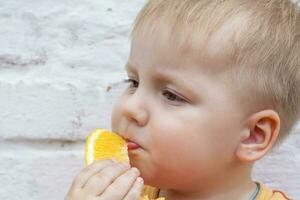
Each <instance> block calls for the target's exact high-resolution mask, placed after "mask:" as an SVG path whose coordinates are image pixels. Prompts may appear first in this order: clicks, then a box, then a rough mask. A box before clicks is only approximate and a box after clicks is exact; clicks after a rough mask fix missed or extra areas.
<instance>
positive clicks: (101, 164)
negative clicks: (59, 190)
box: [71, 160, 114, 189]
mask: <svg viewBox="0 0 300 200" xmlns="http://www.w3.org/2000/svg"><path fill="white" fill-rule="evenodd" d="M112 164H114V162H113V161H112V160H101V161H96V162H94V163H93V164H91V165H89V166H87V167H85V168H84V169H83V170H82V171H81V172H80V173H79V174H78V175H77V176H76V178H75V179H74V181H73V183H72V186H71V188H72V189H75V188H83V187H84V185H85V184H86V182H87V180H88V179H89V178H90V177H91V176H93V175H94V174H96V173H98V172H99V171H101V170H102V169H104V168H105V167H107V166H109V165H112Z"/></svg>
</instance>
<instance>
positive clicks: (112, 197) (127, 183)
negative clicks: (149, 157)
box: [100, 167, 140, 200]
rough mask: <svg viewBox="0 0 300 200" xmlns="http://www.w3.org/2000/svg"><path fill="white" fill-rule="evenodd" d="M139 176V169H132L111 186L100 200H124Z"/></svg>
mask: <svg viewBox="0 0 300 200" xmlns="http://www.w3.org/2000/svg"><path fill="white" fill-rule="evenodd" d="M139 175H140V172H139V171H138V169H137V168H134V167H133V168H131V169H130V170H128V171H127V172H126V173H124V174H122V175H121V176H120V177H118V178H117V179H116V180H115V181H114V182H113V183H112V184H111V185H109V186H108V187H107V189H106V190H105V191H104V192H103V193H102V194H101V196H100V199H101V200H102V199H109V200H120V199H123V198H124V197H125V196H126V194H127V193H128V191H129V190H130V188H131V187H132V185H133V184H134V182H135V180H136V178H137V177H138V176H139Z"/></svg>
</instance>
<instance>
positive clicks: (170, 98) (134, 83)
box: [125, 78, 186, 102]
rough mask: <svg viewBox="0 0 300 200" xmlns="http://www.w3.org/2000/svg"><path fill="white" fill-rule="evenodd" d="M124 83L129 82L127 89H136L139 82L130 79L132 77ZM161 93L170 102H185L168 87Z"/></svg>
mask: <svg viewBox="0 0 300 200" xmlns="http://www.w3.org/2000/svg"><path fill="white" fill-rule="evenodd" d="M125 83H129V84H130V85H129V89H137V88H138V86H139V82H138V81H136V80H135V79H132V78H129V79H126V80H125ZM162 95H163V96H164V97H166V99H167V100H168V101H172V102H186V100H185V99H184V98H183V97H181V96H179V95H177V94H175V93H174V92H172V91H170V90H169V89H165V90H163V92H162Z"/></svg>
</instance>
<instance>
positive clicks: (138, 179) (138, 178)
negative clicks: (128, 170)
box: [136, 177, 144, 183]
mask: <svg viewBox="0 0 300 200" xmlns="http://www.w3.org/2000/svg"><path fill="white" fill-rule="evenodd" d="M136 181H137V182H139V183H144V180H143V179H142V178H141V177H137V179H136Z"/></svg>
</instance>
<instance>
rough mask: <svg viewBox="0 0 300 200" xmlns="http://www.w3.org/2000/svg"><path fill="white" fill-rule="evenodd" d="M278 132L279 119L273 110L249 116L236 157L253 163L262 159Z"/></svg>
mask: <svg viewBox="0 0 300 200" xmlns="http://www.w3.org/2000/svg"><path fill="white" fill-rule="evenodd" d="M279 130H280V118H279V115H278V114H277V112H275V111H273V110H263V111H260V112H257V113H254V114H253V115H251V116H250V117H249V118H248V120H247V123H246V127H245V129H244V130H243V132H242V133H241V138H240V142H239V144H238V147H237V149H236V157H237V158H238V159H239V160H240V161H242V162H254V161H256V160H259V159H260V158H261V157H263V156H264V155H265V154H266V153H267V152H268V151H269V150H270V149H271V147H272V146H273V145H274V143H275V141H276V139H277V137H278V134H279Z"/></svg>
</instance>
